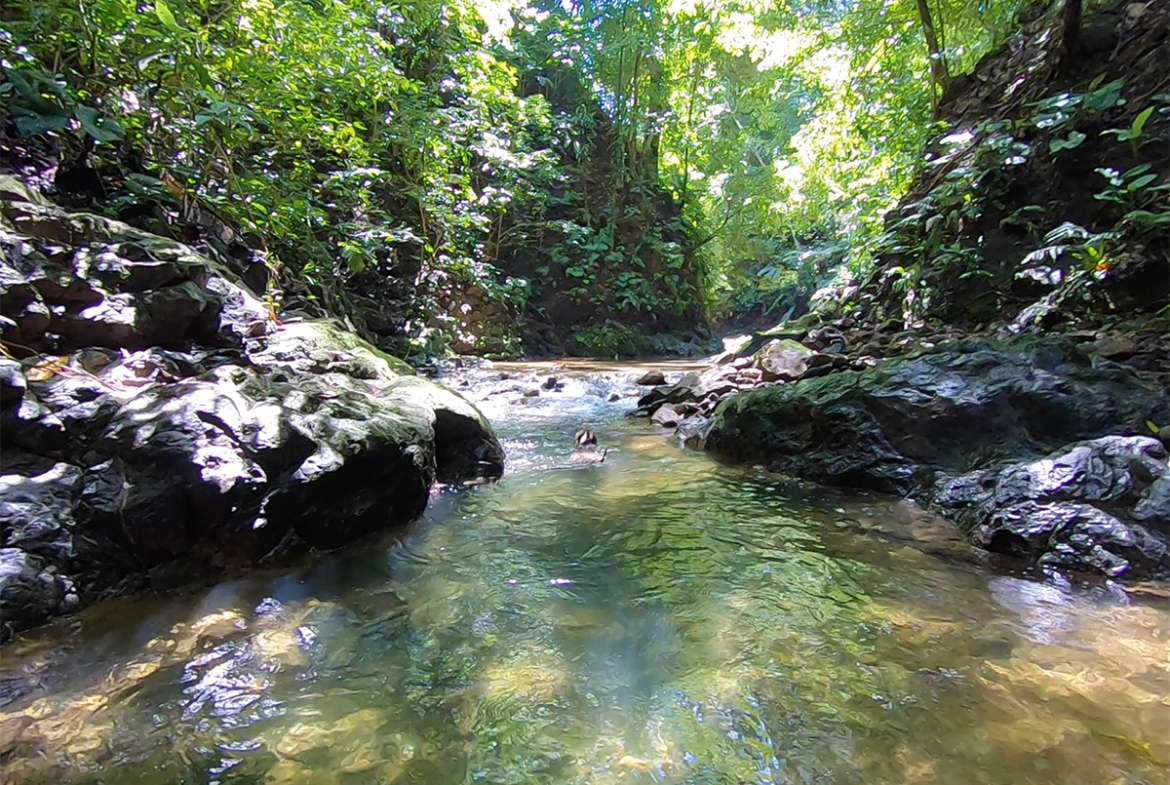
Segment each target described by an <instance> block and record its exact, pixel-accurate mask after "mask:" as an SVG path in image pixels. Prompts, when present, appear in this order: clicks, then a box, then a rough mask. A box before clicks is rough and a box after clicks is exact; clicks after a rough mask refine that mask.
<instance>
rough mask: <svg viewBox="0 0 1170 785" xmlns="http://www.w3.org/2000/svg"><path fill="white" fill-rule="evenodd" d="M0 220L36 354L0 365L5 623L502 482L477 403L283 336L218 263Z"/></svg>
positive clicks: (359, 528)
mask: <svg viewBox="0 0 1170 785" xmlns="http://www.w3.org/2000/svg"><path fill="white" fill-rule="evenodd" d="M6 182H10V179H9V180H6V179H5V178H3V177H0V194H5V193H8V192H9V191H11V189H8V190H7V191H6V190H5V183H6ZM0 212H2V216H3V217H2V221H0V245H3V249H4V251H5V255H4V258H3V259H2V260H0V295H3V300H2V302H0V309H2V310H3V312H4V315H5V317H7V319H8V321H7V322H5V325H4V326H5V327H6V329H7V331H6V332H5V338H6V339H8V338H11V340H13V341H14V342H16V343H19V344H20V345H21V346H26V347H33V348H35V349H39V350H40V351H42V352H45V353H46V355H48V356H47V358H46V356H45V355H42V356H40V357H30V358H29V359H27V360H25V361H23V362H20V361H12V360H5V361H4V363H3V364H0V396H2V400H0V403H2V404H3V405H2V407H0V430H2V438H3V444H4V450H5V458H4V461H3V465H4V472H5V473H4V476H3V477H0V532H2V535H3V541H2V545H3V546H4V549H3V551H2V552H3V553H4V554H6V555H5V557H4V558H5V561H4V562H3V565H2V566H3V570H4V573H3V574H4V576H6V577H4V578H3V580H4V581H6V583H4V584H3V590H2V591H3V592H4V594H3V598H2V599H3V603H4V605H3V606H2V607H0V610H2V611H3V613H4V621H5V622H6V624H8V629H21V628H23V627H27V626H31V625H33V624H37V623H39V622H41V621H44V620H45V619H46V618H48V617H49V616H52V615H54V614H56V613H59V612H62V611H63V610H68V609H69V608H71V607H73V606H74V605H76V603H77V599H78V594H77V593H75V592H74V589H73V583H74V582H76V585H77V590H78V593H80V596H81V599H82V600H85V601H89V600H92V599H94V598H96V597H99V596H103V595H104V594H107V593H111V592H113V593H116V592H117V591H119V590H121V589H123V588H125V587H127V586H140V585H154V586H156V587H170V586H174V585H179V584H181V583H184V582H188V581H190V580H192V579H196V578H199V577H203V576H207V575H209V574H214V573H215V572H217V571H218V570H220V569H222V568H224V567H229V566H247V565H251V564H255V563H258V562H263V561H271V560H272V559H273V558H274V557H275V556H279V557H281V558H283V557H286V556H292V555H295V554H297V553H300V552H303V551H305V550H306V549H308V548H313V547H316V548H335V547H338V546H341V545H344V544H346V543H348V542H351V541H353V540H355V539H357V538H360V537H362V536H364V535H367V534H370V533H373V532H376V531H381V530H384V529H387V528H392V527H395V526H402V525H404V524H405V523H407V522H409V521H410V520H412V519H413V518H414V517H416V516H417V515H418V514H419V513H421V512H422V510H423V508H424V507H425V505H426V503H427V499H428V497H429V490H430V487H431V485H432V484H433V483H434V482H436V481H439V482H445V483H462V482H468V481H477V480H480V479H491V478H494V477H498V476H499V475H500V474H501V473H502V471H503V466H504V456H503V451H502V449H501V448H500V445H499V443H498V441H497V440H496V438H495V436H494V434H493V432H492V429H491V426H490V425H489V424H488V422H487V421H486V420H485V419H484V418H483V416H482V415H481V414H480V413H479V411H478V410H476V409H475V407H474V406H472V405H471V404H470V403H468V402H467V401H466V400H464V399H463V398H462V397H460V396H459V395H457V394H456V393H454V392H452V391H450V390H448V389H446V388H444V387H441V386H440V385H438V384H435V383H433V382H430V381H427V380H425V379H421V378H418V377H416V376H414V375H413V371H412V370H411V369H410V367H409V366H408V365H406V364H405V363H404V362H402V361H401V360H398V359H396V358H394V357H391V356H389V355H386V354H384V353H382V352H380V351H378V350H377V349H375V348H374V347H373V346H371V345H369V344H368V343H366V342H364V341H362V340H361V339H360V338H358V337H356V336H355V335H353V334H352V333H349V332H348V331H346V330H345V329H344V328H343V327H342V326H341V325H340V324H338V323H335V322H331V321H301V322H291V323H288V324H285V325H283V326H280V325H278V324H277V323H276V322H275V321H274V320H273V319H271V318H270V315H269V311H268V309H267V308H266V307H265V306H264V305H263V304H262V303H261V302H260V301H259V300H257V299H256V298H255V297H254V296H253V295H252V294H251V293H250V292H249V291H248V289H247V288H246V287H244V286H243V285H242V284H240V283H239V282H238V281H237V280H236V279H235V278H234V277H233V276H232V274H231V273H230V272H228V270H227V267H226V266H225V265H223V264H220V263H218V262H216V261H214V260H212V259H209V258H207V257H205V256H202V255H200V254H197V253H196V252H194V251H193V250H191V249H190V248H187V247H186V246H183V245H181V244H179V243H175V242H172V241H169V240H165V239H163V238H159V237H155V236H152V235H149V234H147V233H145V232H140V231H138V230H134V229H132V228H130V227H128V226H126V225H124V224H120V223H119V222H117V221H112V220H109V219H105V218H101V217H98V216H91V215H77V214H69V213H65V212H63V211H61V210H58V209H56V208H53V207H52V206H50V205H47V204H44V203H43V202H36V201H28V200H25V201H19V202H16V201H11V200H5V199H3V198H0ZM39 304H44V305H46V306H47V307H46V309H44V310H45V312H46V313H48V315H49V318H48V319H42V320H41V321H39V322H36V321H33V320H31V319H30V318H29V317H28V313H30V311H29V309H30V307H32V306H38V307H39ZM33 310H36V308H34V309H33ZM9 325H11V326H9ZM10 333H12V335H10ZM13 335H15V337H13ZM554 384H555V382H554ZM10 455H11V456H15V457H14V458H10V457H9V456H10ZM22 456H24V457H22ZM46 576H47V577H46ZM64 576H68V577H64Z"/></svg>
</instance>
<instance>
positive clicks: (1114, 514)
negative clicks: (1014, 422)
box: [933, 436, 1170, 577]
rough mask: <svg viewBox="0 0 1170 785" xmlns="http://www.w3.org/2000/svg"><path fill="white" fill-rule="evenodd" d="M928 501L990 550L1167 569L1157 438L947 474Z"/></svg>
mask: <svg viewBox="0 0 1170 785" xmlns="http://www.w3.org/2000/svg"><path fill="white" fill-rule="evenodd" d="M933 498H934V501H935V503H936V504H937V505H938V506H939V507H940V508H942V509H944V510H946V511H948V512H950V513H951V515H952V517H954V518H955V519H956V520H957V521H958V522H959V524H960V525H962V526H963V527H964V528H965V529H967V530H968V531H969V532H970V534H971V537H972V539H973V541H974V542H975V543H976V544H977V545H979V546H981V547H983V548H986V549H988V550H991V551H995V552H999V553H1007V554H1012V555H1015V556H1020V557H1022V558H1025V559H1028V560H1029V561H1035V562H1038V563H1040V564H1051V565H1055V566H1059V567H1064V568H1068V569H1074V570H1079V571H1085V572H1095V573H1101V574H1104V575H1109V576H1118V575H1122V574H1125V573H1128V572H1137V573H1140V574H1145V575H1155V576H1159V577H1165V576H1166V574H1167V571H1168V570H1170V563H1168V562H1167V556H1170V538H1168V537H1167V535H1168V534H1170V467H1168V465H1167V454H1166V448H1165V447H1164V446H1163V445H1162V444H1161V442H1159V441H1158V440H1157V439H1151V438H1149V437H1144V436H1133V437H1121V436H1108V437H1105V438H1102V439H1094V440H1091V441H1086V442H1081V443H1078V444H1074V445H1072V446H1070V447H1068V448H1065V449H1063V450H1060V451H1058V452H1057V453H1055V454H1053V455H1049V456H1046V457H1044V458H1039V459H1036V460H1025V461H1015V462H1009V463H1006V464H1002V465H999V466H996V467H993V468H990V469H985V470H982V471H976V472H971V473H969V474H964V475H961V476H959V477H947V478H944V479H942V480H941V481H940V482H939V483H938V484H937V486H936V487H935V489H934V493H933Z"/></svg>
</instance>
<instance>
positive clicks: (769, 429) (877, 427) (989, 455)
mask: <svg viewBox="0 0 1170 785" xmlns="http://www.w3.org/2000/svg"><path fill="white" fill-rule="evenodd" d="M1166 410H1167V394H1166V391H1165V390H1163V389H1160V388H1159V387H1157V386H1155V385H1152V384H1149V383H1147V382H1145V381H1143V380H1142V379H1140V378H1139V377H1138V376H1137V375H1136V374H1135V373H1134V372H1133V371H1132V370H1130V369H1128V368H1125V367H1122V366H1118V365H1115V364H1112V363H1109V362H1106V361H1102V360H1099V359H1095V358H1090V357H1089V356H1087V355H1085V354H1083V353H1081V352H1080V351H1078V350H1077V348H1076V347H1075V346H1074V345H1072V344H1071V343H1069V342H1066V341H1064V340H1061V339H1058V338H1048V339H1031V340H1018V341H1015V342H1009V343H999V344H989V343H981V342H968V343H960V344H955V345H951V346H949V347H945V348H940V349H934V350H931V351H928V352H924V353H921V354H918V355H916V356H911V357H908V358H905V359H901V360H890V361H887V362H885V363H883V364H881V365H879V366H878V367H876V368H873V369H870V370H867V371H842V372H839V373H833V374H830V375H828V376H824V377H820V378H814V379H808V378H806V379H803V380H801V381H799V382H796V383H793V384H788V385H784V386H780V387H769V388H764V389H759V390H753V391H751V392H746V393H741V394H739V395H735V396H733V397H732V398H730V399H729V400H727V401H725V402H724V403H723V404H721V405H720V406H719V408H718V409H717V410H716V412H715V416H714V418H713V420H712V423H711V427H710V430H709V432H708V433H707V437H706V449H707V450H708V451H710V452H711V453H712V454H714V455H716V456H717V457H720V458H722V459H725V460H730V461H735V462H749V463H762V464H766V465H768V466H769V467H771V468H772V469H775V470H777V471H783V472H787V473H789V474H793V475H796V476H799V477H804V478H807V479H812V480H816V481H819V482H824V483H827V484H832V485H844V486H852V487H859V488H868V489H872V490H879V491H884V492H889V493H895V494H899V495H907V494H910V493H913V492H915V491H918V490H921V489H923V488H925V487H928V486H930V485H931V483H932V482H933V478H934V474H935V472H936V471H938V470H942V471H945V472H948V473H950V474H961V473H963V472H967V471H971V470H973V469H976V468H979V467H980V466H983V465H986V464H987V463H988V462H990V461H995V460H1002V459H1009V458H1019V457H1032V456H1038V455H1043V454H1045V453H1048V452H1051V451H1053V450H1055V449H1057V448H1059V447H1061V446H1063V445H1066V444H1068V443H1070V442H1075V441H1079V440H1085V439H1093V438H1097V437H1101V436H1106V435H1111V434H1125V433H1139V432H1140V431H1141V429H1143V428H1144V427H1145V426H1144V421H1145V420H1147V419H1153V420H1155V421H1160V420H1162V419H1164V415H1165V412H1166Z"/></svg>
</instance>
